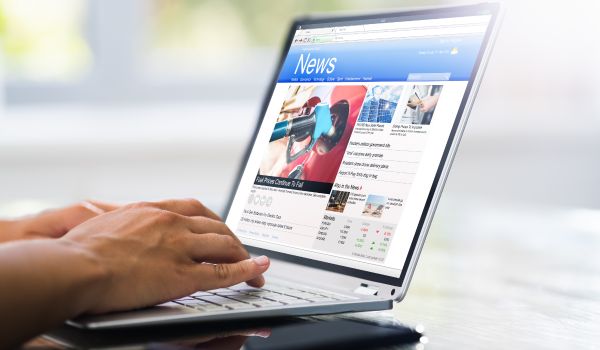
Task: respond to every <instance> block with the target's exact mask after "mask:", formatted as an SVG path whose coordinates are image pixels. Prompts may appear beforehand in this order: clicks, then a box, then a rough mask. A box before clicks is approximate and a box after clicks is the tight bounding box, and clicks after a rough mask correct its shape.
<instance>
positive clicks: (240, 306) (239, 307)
mask: <svg viewBox="0 0 600 350" xmlns="http://www.w3.org/2000/svg"><path fill="white" fill-rule="evenodd" d="M226 306H227V307H228V308H230V309H232V310H246V309H256V306H255V305H252V304H246V303H236V304H227V305H226Z"/></svg>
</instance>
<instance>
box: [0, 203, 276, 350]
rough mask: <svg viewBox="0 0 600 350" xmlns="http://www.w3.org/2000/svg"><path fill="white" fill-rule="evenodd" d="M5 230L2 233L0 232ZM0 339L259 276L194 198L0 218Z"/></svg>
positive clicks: (13, 340) (254, 262) (16, 339)
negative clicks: (0, 286) (79, 317)
mask: <svg viewBox="0 0 600 350" xmlns="http://www.w3.org/2000/svg"><path fill="white" fill-rule="evenodd" d="M5 233H6V234H5ZM0 236H1V237H2V238H3V240H4V243H2V244H0V281H1V284H2V286H10V288H0V315H2V316H1V317H2V320H3V321H6V322H2V327H0V348H7V347H12V346H16V345H18V344H20V343H22V342H24V341H26V340H27V339H30V338H31V337H33V336H35V335H37V334H39V333H41V332H43V331H45V330H48V329H51V328H52V327H56V326H58V325H60V324H61V323H63V322H64V321H65V320H67V319H70V318H74V317H76V316H78V315H82V314H98V313H105V312H111V311H121V310H129V309H134V308H140V307H146V306H151V305H156V304H160V303H163V302H166V301H168V300H172V299H176V298H180V297H183V296H186V295H189V294H191V293H193V292H196V291H198V290H209V289H215V288H221V287H227V286H231V285H234V284H237V283H241V282H244V281H246V282H247V283H248V284H250V285H252V286H256V287H261V286H262V285H264V283H265V281H264V278H263V277H262V273H263V272H265V271H266V270H267V268H268V267H269V259H268V258H267V257H257V258H254V259H251V258H250V257H249V255H248V252H247V251H246V250H245V249H244V248H243V246H242V244H241V243H240V241H239V240H238V239H237V238H236V237H235V235H234V234H233V233H232V232H231V231H230V230H229V229H228V228H227V226H225V224H224V223H223V222H221V221H220V219H219V217H218V216H217V215H215V214H214V213H213V212H211V211H210V210H208V209H207V208H206V207H204V206H203V205H202V204H200V203H199V202H198V201H195V200H174V201H163V202H155V203H136V204H132V205H127V206H124V207H117V206H112V205H108V204H104V203H98V202H84V203H82V204H78V205H75V206H72V207H68V208H63V209H60V210H56V211H52V212H45V213H42V214H39V215H37V216H34V217H29V218H25V219H23V220H16V221H3V222H0Z"/></svg>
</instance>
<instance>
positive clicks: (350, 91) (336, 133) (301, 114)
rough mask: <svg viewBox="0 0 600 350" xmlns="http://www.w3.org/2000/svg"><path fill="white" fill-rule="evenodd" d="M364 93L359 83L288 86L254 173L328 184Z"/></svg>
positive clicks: (343, 148)
mask: <svg viewBox="0 0 600 350" xmlns="http://www.w3.org/2000/svg"><path fill="white" fill-rule="evenodd" d="M366 92H367V88H366V87H365V86H364V85H342V86H336V85H333V84H331V85H320V86H319V85H308V86H307V85H292V86H290V88H289V90H288V95H287V97H286V99H285V100H284V102H283V104H282V106H281V110H280V112H279V117H278V118H277V122H276V124H275V125H274V127H273V131H272V135H271V139H270V141H269V146H268V148H267V152H266V154H265V155H264V156H263V159H262V161H261V164H260V168H259V172H258V175H263V176H272V177H281V178H288V179H299V180H306V181H315V182H322V183H329V184H332V183H333V182H334V181H335V177H336V176H337V172H338V170H339V167H340V164H341V162H342V158H343V157H344V153H345V151H346V147H347V146H348V142H349V141H350V136H351V134H352V130H353V129H354V125H355V124H356V120H357V119H358V114H359V112H360V106H362V103H363V101H364V99H365V95H366ZM327 193H329V191H328V192H327Z"/></svg>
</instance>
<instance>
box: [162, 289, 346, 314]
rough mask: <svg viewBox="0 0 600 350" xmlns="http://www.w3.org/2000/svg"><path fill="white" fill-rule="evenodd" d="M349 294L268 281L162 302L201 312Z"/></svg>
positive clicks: (309, 301)
mask: <svg viewBox="0 0 600 350" xmlns="http://www.w3.org/2000/svg"><path fill="white" fill-rule="evenodd" d="M351 299H354V298H353V297H350V296H346V295H341V294H337V293H332V292H327V291H321V290H316V289H309V288H301V289H300V288H297V287H289V286H279V285H271V284H270V285H268V286H266V287H264V288H254V287H249V286H246V285H241V284H240V285H236V286H233V287H230V288H221V289H215V290H211V291H206V292H196V293H194V294H192V295H190V296H187V297H183V298H180V299H177V300H173V301H172V302H169V303H165V304H162V305H172V306H175V305H181V306H185V307H188V308H191V309H194V310H198V311H204V312H219V311H227V310H251V309H257V308H264V307H273V306H284V305H308V304H312V303H321V302H332V301H333V302H335V301H342V300H351Z"/></svg>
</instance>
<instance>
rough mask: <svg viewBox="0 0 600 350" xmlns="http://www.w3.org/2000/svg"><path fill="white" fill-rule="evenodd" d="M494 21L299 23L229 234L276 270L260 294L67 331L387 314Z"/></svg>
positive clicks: (401, 17)
mask: <svg viewBox="0 0 600 350" xmlns="http://www.w3.org/2000/svg"><path fill="white" fill-rule="evenodd" d="M499 10H500V9H499V4H497V3H482V4H476V5H468V6H460V7H445V8H430V9H418V10H410V11H405V12H395V13H380V14H369V15H357V16H343V17H321V18H302V19H298V20H296V21H295V22H294V23H293V24H292V26H291V29H290V32H289V35H288V39H287V41H286V43H285V47H284V50H283V55H282V56H281V60H280V63H279V65H278V66H277V69H276V73H275V76H274V78H273V80H272V84H271V86H270V88H269V90H268V94H267V98H266V99H265V102H264V104H263V108H262V111H261V113H260V116H259V119H258V123H257V126H256V129H255V132H254V136H253V138H252V141H251V142H250V145H249V147H248V150H247V153H246V156H245V159H244V161H243V163H242V166H241V170H240V173H239V176H238V183H237V185H236V186H235V188H234V189H233V191H232V195H231V198H230V200H229V203H228V206H227V215H226V224H227V225H228V226H229V227H230V228H231V230H232V231H233V232H234V233H235V234H236V235H237V236H238V237H239V238H240V240H241V241H242V243H243V244H244V245H245V247H246V248H247V249H248V251H249V252H250V253H251V254H253V255H254V254H264V255H267V256H269V257H270V258H271V268H270V270H269V271H268V272H267V273H266V276H265V277H266V280H267V283H266V285H265V286H264V287H263V288H252V287H249V286H247V285H245V284H240V285H235V286H232V287H230V288H222V289H218V290H211V291H201V292H197V293H194V294H192V295H190V296H187V297H185V298H181V299H178V300H173V301H171V302H168V303H165V304H162V305H158V306H155V307H152V308H147V309H141V310H134V311H129V312H119V313H112V314H106V315H96V316H84V317H81V318H78V319H75V320H71V321H68V323H69V324H70V325H73V326H76V327H80V328H88V329H103V328H119V327H131V326H141V325H161V324H172V323H184V322H216V321H227V320H239V319H246V320H248V319H253V318H266V317H279V316H298V315H314V314H331V313H342V312H358V311H372V310H385V309H390V308H392V306H393V302H394V301H400V300H402V298H403V297H404V296H405V295H406V292H407V290H408V286H409V283H410V280H411V277H412V275H413V272H414V270H415V266H416V264H417V259H418V256H419V253H420V251H421V249H422V247H423V243H424V241H425V236H426V235H427V231H428V228H429V225H430V223H431V221H432V219H433V214H434V211H435V208H436V205H437V203H438V201H439V198H440V194H441V192H442V188H443V186H444V182H445V180H446V177H447V175H448V171H449V169H450V165H451V163H452V160H453V157H454V154H455V153H456V149H457V146H458V143H459V141H460V138H461V135H462V132H463V130H464V128H465V124H466V121H467V117H468V115H469V111H470V109H471V106H472V105H473V100H474V98H475V95H476V91H477V87H478V85H479V82H480V80H481V77H482V74H483V71H484V66H485V63H486V61H487V58H488V56H489V53H490V49H491V47H492V42H493V38H494V36H495V32H496V31H497V29H498V23H499V20H498V17H499V12H500V11H499ZM165 273H168V271H165Z"/></svg>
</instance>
